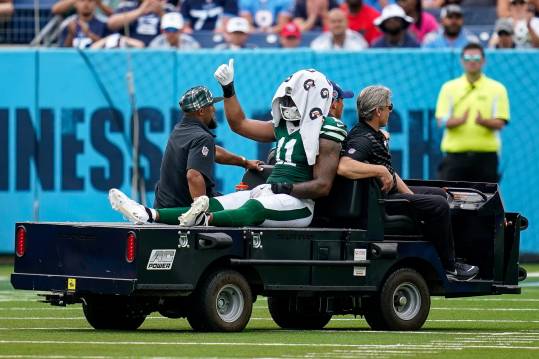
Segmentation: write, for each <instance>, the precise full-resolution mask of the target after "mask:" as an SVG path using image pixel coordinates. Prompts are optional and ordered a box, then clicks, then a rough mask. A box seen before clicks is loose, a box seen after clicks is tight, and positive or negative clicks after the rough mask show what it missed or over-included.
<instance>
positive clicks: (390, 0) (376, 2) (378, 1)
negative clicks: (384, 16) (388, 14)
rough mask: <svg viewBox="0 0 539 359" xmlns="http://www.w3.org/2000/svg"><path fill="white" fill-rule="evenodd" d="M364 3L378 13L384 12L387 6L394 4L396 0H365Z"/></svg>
mask: <svg viewBox="0 0 539 359" xmlns="http://www.w3.org/2000/svg"><path fill="white" fill-rule="evenodd" d="M363 3H364V4H365V5H369V6H370V7H372V8H374V9H376V11H382V9H383V8H385V7H386V6H387V5H389V4H394V3H395V0H365V1H363Z"/></svg>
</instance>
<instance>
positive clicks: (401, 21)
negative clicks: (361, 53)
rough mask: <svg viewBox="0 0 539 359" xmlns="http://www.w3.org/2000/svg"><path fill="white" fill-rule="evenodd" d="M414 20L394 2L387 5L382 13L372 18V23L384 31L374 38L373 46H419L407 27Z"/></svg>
mask: <svg viewBox="0 0 539 359" xmlns="http://www.w3.org/2000/svg"><path fill="white" fill-rule="evenodd" d="M413 21H414V19H412V18H411V17H410V16H408V15H406V14H405V13H404V10H403V9H402V8H401V7H400V6H399V5H396V4H392V5H387V6H386V7H385V8H384V9H383V10H382V15H380V16H379V17H377V18H376V19H375V20H374V24H375V25H376V26H378V27H379V28H380V30H382V32H383V33H384V34H383V35H382V37H380V38H379V39H378V40H376V41H375V42H374V43H373V44H372V47H373V48H389V47H401V48H402V47H419V42H418V41H417V40H416V38H415V37H414V36H413V35H411V34H410V33H409V32H408V27H410V24H411V23H412V22H413Z"/></svg>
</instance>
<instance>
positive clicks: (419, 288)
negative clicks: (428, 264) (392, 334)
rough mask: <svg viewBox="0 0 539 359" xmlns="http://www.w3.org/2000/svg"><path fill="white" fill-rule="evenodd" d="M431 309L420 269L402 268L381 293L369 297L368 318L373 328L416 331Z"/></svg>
mask: <svg viewBox="0 0 539 359" xmlns="http://www.w3.org/2000/svg"><path fill="white" fill-rule="evenodd" d="M429 310H430V294H429V289H428V287H427V284H426V283H425V280H424V279H423V277H422V276H421V274H419V273H418V272H417V271H415V270H413V269H410V268H402V269H399V270H397V271H395V272H393V273H392V274H391V275H390V276H389V278H388V279H387V280H386V282H385V283H384V285H383V287H382V291H381V292H380V294H378V295H376V296H374V297H372V298H370V299H369V300H367V302H366V311H365V319H366V320H367V323H368V324H369V325H370V327H371V328H372V329H374V330H417V329H420V328H421V327H422V326H423V324H424V323H425V321H426V320H427V317H428V315H429Z"/></svg>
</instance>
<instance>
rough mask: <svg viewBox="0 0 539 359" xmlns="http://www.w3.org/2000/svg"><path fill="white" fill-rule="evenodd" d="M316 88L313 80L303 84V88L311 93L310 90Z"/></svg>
mask: <svg viewBox="0 0 539 359" xmlns="http://www.w3.org/2000/svg"><path fill="white" fill-rule="evenodd" d="M314 86H315V85H314V80H313V79H308V80H306V81H305V82H304V83H303V88H304V89H305V91H309V89H310V88H311V87H314Z"/></svg>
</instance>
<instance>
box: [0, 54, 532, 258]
mask: <svg viewBox="0 0 539 359" xmlns="http://www.w3.org/2000/svg"><path fill="white" fill-rule="evenodd" d="M230 57H234V58H235V68H236V78H235V84H236V92H237V94H238V97H239V99H240V101H241V104H242V106H243V108H244V111H245V113H246V114H247V116H249V117H252V118H259V119H268V118H269V116H270V114H269V109H270V103H271V99H272V96H273V92H274V91H275V89H276V88H277V86H278V85H279V83H280V82H281V81H283V80H284V79H285V78H287V77H288V76H289V75H290V74H291V73H293V72H295V71H297V70H298V69H301V68H315V69H317V70H319V71H322V72H324V73H325V74H326V75H327V76H328V77H329V78H330V79H332V80H334V81H336V82H338V83H339V84H340V85H341V87H343V88H346V89H350V90H352V91H354V93H355V94H356V95H357V93H358V91H359V90H360V89H361V88H363V87H365V86H367V85H371V84H383V85H385V86H388V87H390V88H391V89H392V91H393V103H394V105H395V110H394V112H393V114H392V117H391V119H390V125H389V131H390V132H391V141H390V142H391V143H390V146H391V150H392V154H393V159H394V162H395V165H396V167H397V168H398V169H399V171H400V173H401V174H402V177H404V178H432V179H434V178H436V167H437V164H438V163H439V160H440V158H441V153H440V151H439V144H440V138H441V133H442V131H441V129H439V128H438V127H437V125H436V123H435V120H434V107H435V104H436V98H437V94H438V91H439V89H440V86H441V85H442V84H443V83H444V82H445V81H447V80H449V79H451V78H454V77H457V76H459V75H461V73H462V69H461V66H460V62H459V54H458V53H454V52H446V51H442V52H439V51H438V52H433V51H426V50H412V51H407V50H402V51H401V50H398V51H397V50H392V51H379V50H369V51H365V52H357V53H350V52H342V53H324V52H320V53H318V52H312V51H310V50H298V51H285V50H252V51H251V50H249V51H242V52H215V51H210V50H208V51H206V50H202V51H199V52H174V51H148V50H128V51H123V50H117V51H77V50H36V49H27V50H3V51H0V78H1V79H2V92H1V95H0V203H2V208H1V209H0V214H1V216H0V253H11V252H13V236H14V222H16V221H25V220H40V221H118V220H121V217H120V216H119V215H118V214H117V213H116V212H114V211H113V210H112V209H111V208H110V206H109V204H108V201H107V191H108V189H109V188H111V187H117V188H120V189H122V190H124V191H125V192H127V193H130V183H131V172H132V166H131V161H132V158H131V149H130V148H131V140H130V136H131V131H132V126H131V119H132V113H133V109H134V108H136V110H137V113H138V117H139V119H140V130H141V147H140V151H141V167H142V170H143V172H144V176H145V179H146V181H145V184H146V189H147V194H148V203H149V204H151V203H153V188H154V185H155V182H156V181H157V179H158V177H159V167H160V162H161V156H162V153H163V151H164V146H165V144H166V141H167V138H168V134H169V133H170V131H171V129H172V128H173V126H174V125H175V123H176V122H177V121H178V120H180V118H181V113H180V111H179V109H178V105H177V103H178V99H179V97H180V96H181V94H182V93H183V92H185V91H186V90H187V89H188V88H190V87H192V86H196V85H205V86H208V87H209V88H210V89H211V90H212V91H213V92H214V94H219V93H220V87H219V85H218V84H217V82H216V81H215V79H214V78H213V72H214V70H215V69H216V68H217V66H218V65H220V64H221V63H225V62H227V61H228V59H229V58H230ZM538 68H539V54H538V53H537V52H532V51H530V52H526V51H522V52H510V53H508V52H496V53H495V52H490V53H488V54H487V67H486V73H487V75H488V76H490V77H492V78H494V79H496V80H498V81H501V82H502V83H503V84H504V85H505V86H506V87H507V89H508V92H509V97H510V102H511V121H510V125H509V126H507V128H505V129H504V130H503V131H502V133H501V136H502V142H503V149H502V153H501V156H502V164H501V168H502V171H503V177H502V182H501V186H502V195H503V198H504V201H505V205H506V207H507V209H508V210H510V211H518V212H521V213H523V214H524V215H525V216H527V217H528V218H529V219H530V228H529V230H528V231H527V232H525V233H524V234H523V241H522V251H525V252H539V239H538V238H537V234H539V230H538V229H536V228H539V226H538V223H539V208H538V207H539V204H536V203H535V201H532V200H530V198H536V197H539V183H538V182H539V181H538V177H537V174H538V173H539V168H538V167H539V151H538V150H537V148H536V147H537V146H536V143H537V140H536V139H537V138H538V135H539V126H537V124H536V119H537V118H539V116H538V112H539V111H538V110H537V106H536V104H535V102H536V101H535V99H534V97H535V96H536V94H537V93H539V71H537V69H538ZM128 78H132V79H134V86H133V88H134V92H133V93H134V99H135V103H136V107H134V106H133V104H132V102H131V101H130V96H129V86H128ZM534 94H535V95H534ZM217 108H218V122H219V127H218V128H217V129H216V134H217V141H218V143H219V144H221V145H222V146H224V147H225V148H227V149H229V150H230V151H232V152H235V153H237V154H240V155H242V156H245V157H247V158H260V159H264V158H265V157H266V153H267V151H268V149H269V148H270V147H271V144H257V143H255V142H253V141H250V140H247V139H243V138H241V137H239V136H238V135H236V134H234V133H233V132H232V131H231V130H230V129H229V128H228V126H227V124H226V121H225V120H224V116H223V107H222V104H220V105H218V107H217ZM344 121H345V122H346V123H347V125H348V126H352V125H353V124H354V123H355V121H356V113H355V100H354V99H350V100H346V102H345V113H344ZM216 175H217V179H218V190H220V191H221V192H224V193H226V192H230V191H233V190H234V185H235V184H237V182H238V181H239V179H240V178H241V175H242V169H240V168H233V167H228V166H217V167H216Z"/></svg>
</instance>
